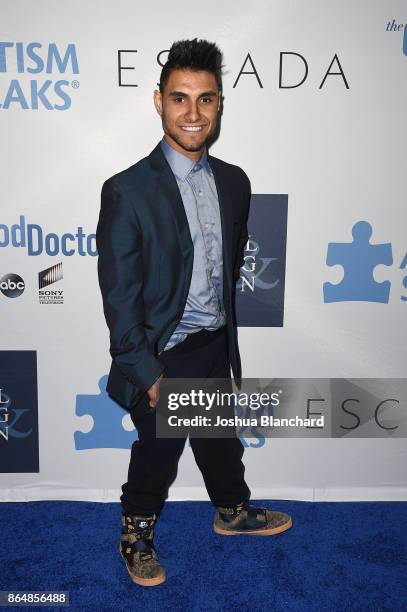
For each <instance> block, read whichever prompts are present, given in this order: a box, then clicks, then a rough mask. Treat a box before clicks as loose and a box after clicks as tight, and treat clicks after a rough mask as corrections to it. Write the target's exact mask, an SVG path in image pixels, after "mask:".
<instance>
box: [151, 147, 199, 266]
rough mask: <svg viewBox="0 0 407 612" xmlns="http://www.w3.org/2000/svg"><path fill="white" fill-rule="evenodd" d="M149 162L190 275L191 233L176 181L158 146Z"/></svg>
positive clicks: (191, 262)
mask: <svg viewBox="0 0 407 612" xmlns="http://www.w3.org/2000/svg"><path fill="white" fill-rule="evenodd" d="M149 158H150V162H151V165H152V166H153V168H154V169H155V170H156V172H157V173H158V177H157V179H158V184H159V186H160V187H161V196H162V197H165V198H166V200H167V203H168V205H169V206H170V208H172V212H173V214H174V220H175V226H176V229H177V234H178V240H179V244H180V247H181V251H182V255H183V257H184V260H185V264H186V272H187V276H188V275H189V273H192V264H193V256H194V245H193V242H192V237H191V232H190V231H189V224H188V219H187V216H186V213H185V208H184V203H183V201H182V198H181V194H180V191H179V189H178V185H177V180H176V178H175V176H174V174H173V172H172V170H171V167H170V165H169V163H168V162H167V160H166V159H165V156H164V154H163V152H162V151H161V146H160V144H158V145H157V146H156V147H155V149H154V150H153V151H152V152H151V154H150V156H149Z"/></svg>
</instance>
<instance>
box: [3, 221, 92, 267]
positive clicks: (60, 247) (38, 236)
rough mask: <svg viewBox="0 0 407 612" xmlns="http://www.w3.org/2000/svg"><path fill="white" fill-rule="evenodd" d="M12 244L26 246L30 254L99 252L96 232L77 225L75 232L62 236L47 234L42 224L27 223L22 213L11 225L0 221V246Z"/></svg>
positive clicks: (85, 253)
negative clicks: (92, 232) (88, 232)
mask: <svg viewBox="0 0 407 612" xmlns="http://www.w3.org/2000/svg"><path fill="white" fill-rule="evenodd" d="M10 245H11V246H13V247H17V248H24V249H25V248H26V249H27V253H28V255H41V254H42V253H43V252H45V253H46V254H47V255H50V256H51V257H54V256H56V255H59V254H60V253H61V254H62V255H66V256H67V257H70V256H71V255H75V254H76V253H77V254H78V255H81V256H85V255H91V256H92V257H95V256H96V255H97V254H98V253H97V249H96V234H88V235H86V234H85V232H84V231H83V227H77V228H76V233H75V234H69V233H67V234H62V235H61V236H58V234H55V233H53V232H50V233H49V234H46V233H45V232H44V231H43V229H42V227H41V226H40V225H37V224H36V223H27V224H26V222H25V217H24V215H20V220H19V223H14V224H13V225H12V226H11V227H9V226H8V225H5V224H4V223H0V247H7V246H10Z"/></svg>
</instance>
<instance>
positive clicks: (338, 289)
mask: <svg viewBox="0 0 407 612" xmlns="http://www.w3.org/2000/svg"><path fill="white" fill-rule="evenodd" d="M371 235H372V226H371V225H370V223H368V222H367V221H359V222H358V223H355V225H354V226H353V228H352V236H353V242H330V243H329V245H328V253H327V258H326V264H327V265H328V266H336V265H341V266H343V268H344V271H345V272H344V276H343V279H342V280H341V281H340V282H339V283H337V284H336V285H334V284H332V283H324V286H323V289H324V302H349V301H353V302H381V303H384V304H387V302H388V301H389V294H390V281H384V282H383V283H377V282H376V281H375V280H374V278H373V269H374V268H375V267H376V266H378V265H380V264H382V265H385V266H390V265H391V264H392V263H393V256H392V250H391V244H390V243H386V244H370V242H369V240H370V237H371Z"/></svg>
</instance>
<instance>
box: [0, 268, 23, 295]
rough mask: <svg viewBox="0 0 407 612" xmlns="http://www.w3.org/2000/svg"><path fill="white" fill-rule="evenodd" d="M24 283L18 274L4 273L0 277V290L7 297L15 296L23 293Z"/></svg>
mask: <svg viewBox="0 0 407 612" xmlns="http://www.w3.org/2000/svg"><path fill="white" fill-rule="evenodd" d="M24 289H25V283H24V280H23V279H22V278H21V276H19V275H18V274H13V273H10V274H5V275H4V276H2V277H1V279H0V291H1V292H2V294H3V295H5V296H6V297H8V298H17V297H19V296H20V295H21V294H22V293H24Z"/></svg>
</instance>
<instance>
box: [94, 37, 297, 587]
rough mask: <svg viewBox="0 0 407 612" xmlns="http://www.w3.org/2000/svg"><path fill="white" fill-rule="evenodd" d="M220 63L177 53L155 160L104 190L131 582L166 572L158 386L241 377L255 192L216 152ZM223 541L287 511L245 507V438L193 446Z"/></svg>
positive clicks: (153, 580) (170, 447)
mask: <svg viewBox="0 0 407 612" xmlns="http://www.w3.org/2000/svg"><path fill="white" fill-rule="evenodd" d="M221 61H222V56H221V52H220V51H219V49H218V48H217V46H216V45H215V44H213V43H209V42H207V41H205V40H197V39H194V40H184V41H179V42H177V43H174V44H173V45H172V47H171V49H170V53H169V56H168V60H167V62H166V64H165V65H164V67H163V69H162V72H161V77H160V88H159V90H156V91H155V92H154V105H155V108H156V110H157V112H158V114H159V115H160V117H161V121H162V127H163V131H164V137H163V139H162V140H161V142H160V143H158V145H157V146H156V147H155V149H154V150H153V151H152V153H150V155H149V156H148V157H145V158H144V159H142V160H141V161H139V162H138V163H136V164H135V165H133V166H131V167H130V168H128V169H127V170H124V171H123V172H120V173H119V174H117V175H115V176H113V177H112V178H110V179H109V180H107V181H106V182H105V184H104V185H103V189H102V204H101V210H100V216H99V223H98V227H97V234H96V237H97V247H98V252H99V260H98V272H99V283H100V288H101V292H102V297H103V305H104V312H105V317H106V322H107V325H108V327H109V330H110V354H111V356H112V366H111V370H110V374H109V380H108V385H107V391H108V393H109V394H110V395H111V397H112V398H113V399H115V400H116V401H117V402H119V403H120V404H122V405H123V406H125V407H126V408H127V409H128V410H129V411H130V414H131V418H132V421H133V423H134V425H135V427H136V428H137V431H138V440H137V441H136V442H134V444H133V446H132V449H131V457H130V465H129V471H128V480H127V482H126V483H125V484H124V485H123V487H122V492H123V493H122V496H121V503H122V530H121V538H120V553H121V555H122V557H123V559H124V562H125V564H126V567H127V570H128V572H129V574H130V577H131V578H132V579H133V581H134V582H136V583H138V584H141V585H145V586H154V585H157V584H160V583H161V582H164V580H165V571H164V568H163V567H162V566H161V564H160V562H159V560H158V556H157V553H156V551H155V548H154V543H153V534H154V526H155V523H156V520H157V517H158V515H159V513H160V511H161V508H162V506H163V504H164V500H165V498H166V496H167V492H168V487H169V486H170V484H171V482H172V481H173V480H174V478H175V476H176V473H177V465H178V461H179V458H180V456H181V453H182V451H183V448H184V446H185V439H183V438H171V439H170V438H158V437H156V429H155V427H156V419H155V407H156V405H157V402H158V401H159V387H160V382H161V379H162V377H163V376H166V377H173V378H223V379H229V378H230V368H232V371H233V375H234V378H235V380H236V382H237V384H238V385H239V384H240V380H241V366H240V356H239V350H238V344H237V333H236V324H235V313H234V297H235V284H236V281H237V280H238V278H239V270H240V267H241V266H242V265H243V249H244V245H245V243H246V242H247V238H248V234H247V216H248V209H249V200H250V182H249V179H248V178H247V176H246V174H245V173H244V172H243V170H241V168H239V167H237V166H234V165H231V164H228V163H226V162H224V161H221V160H220V159H217V158H215V157H212V156H211V155H209V154H208V151H207V145H208V144H209V143H210V141H211V140H213V139H214V137H215V134H216V130H217V128H218V118H219V115H220V110H221V102H222V98H221V92H222V86H221ZM190 443H191V448H192V451H193V453H194V457H195V460H196V462H197V465H198V467H199V469H200V471H201V473H202V475H203V478H204V482H205V485H206V489H207V491H208V495H209V497H210V499H211V501H212V503H213V504H214V505H215V507H217V509H218V511H217V513H216V515H215V519H214V530H215V531H216V532H217V533H219V534H222V535H237V534H254V535H275V534H277V533H281V532H283V531H285V530H286V529H288V528H289V527H291V518H290V517H289V516H288V515H286V514H284V513H281V512H272V511H270V510H266V509H265V508H255V507H251V506H250V505H249V498H250V490H249V488H248V486H247V484H246V482H245V480H244V465H243V463H242V456H243V445H242V443H241V442H240V440H239V439H238V438H237V437H231V438H225V439H221V438H205V439H203V438H202V439H200V438H191V439H190Z"/></svg>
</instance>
